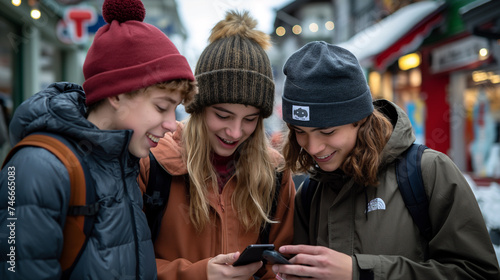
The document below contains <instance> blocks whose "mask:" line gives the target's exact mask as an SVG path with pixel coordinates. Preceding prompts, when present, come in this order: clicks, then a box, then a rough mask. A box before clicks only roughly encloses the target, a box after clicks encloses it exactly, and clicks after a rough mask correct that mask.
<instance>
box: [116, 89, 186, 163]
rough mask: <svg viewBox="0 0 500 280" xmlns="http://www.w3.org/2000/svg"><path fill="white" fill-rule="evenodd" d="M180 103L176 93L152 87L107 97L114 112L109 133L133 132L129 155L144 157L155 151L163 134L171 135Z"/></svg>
mask: <svg viewBox="0 0 500 280" xmlns="http://www.w3.org/2000/svg"><path fill="white" fill-rule="evenodd" d="M181 101H182V97H181V93H180V91H178V90H175V91H172V90H170V89H160V88H156V87H150V88H148V89H147V90H146V91H145V92H139V93H137V94H133V95H126V94H120V95H118V96H115V97H111V101H110V102H111V104H112V106H113V107H114V108H115V109H116V112H115V114H114V117H113V126H112V129H131V130H133V131H134V133H133V134H132V139H131V140H130V144H129V147H128V149H129V152H130V153H131V154H133V155H134V156H136V157H139V158H143V157H147V156H148V154H149V149H151V148H153V147H156V146H157V145H158V141H159V140H160V138H162V137H163V136H164V134H165V133H166V132H173V131H175V129H176V127H177V123H176V120H175V109H176V108H177V105H179V104H180V102H181Z"/></svg>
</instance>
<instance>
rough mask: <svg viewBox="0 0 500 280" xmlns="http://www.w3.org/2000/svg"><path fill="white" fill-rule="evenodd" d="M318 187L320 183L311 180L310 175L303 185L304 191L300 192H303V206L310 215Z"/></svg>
mask: <svg viewBox="0 0 500 280" xmlns="http://www.w3.org/2000/svg"><path fill="white" fill-rule="evenodd" d="M317 186H318V181H316V180H314V179H311V177H309V175H308V176H307V177H306V178H305V179H304V182H303V183H302V189H301V191H300V192H301V199H302V206H303V207H304V210H305V212H306V213H310V211H311V202H312V196H313V194H314V191H315V190H316V187H317Z"/></svg>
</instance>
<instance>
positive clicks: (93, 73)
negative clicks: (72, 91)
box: [83, 0, 194, 105]
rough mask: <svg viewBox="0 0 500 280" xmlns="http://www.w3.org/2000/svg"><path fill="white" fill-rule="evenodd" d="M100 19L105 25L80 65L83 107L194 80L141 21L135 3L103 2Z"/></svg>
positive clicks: (181, 61) (124, 0)
mask: <svg viewBox="0 0 500 280" xmlns="http://www.w3.org/2000/svg"><path fill="white" fill-rule="evenodd" d="M102 15H103V17H104V20H105V21H106V22H107V24H106V25H104V26H102V27H101V28H100V29H99V30H98V31H97V33H96V35H95V38H94V41H93V42H92V45H91V46H90V48H89V51H88V53H87V56H86V58H85V62H84V64H83V75H84V76H85V82H84V83H83V89H84V91H85V94H86V98H87V99H86V103H87V105H90V104H92V103H95V102H97V101H99V100H101V99H104V98H107V97H110V96H115V95H119V94H122V93H128V92H132V91H135V90H138V89H142V88H146V87H148V86H151V85H154V84H157V83H161V82H168V81H171V80H176V79H187V80H191V81H194V76H193V72H192V70H191V67H190V66H189V63H188V62H187V60H186V58H185V57H184V56H182V55H181V54H180V53H179V51H178V50H177V48H176V47H175V45H174V44H173V43H172V42H171V41H170V39H169V38H168V37H167V36H166V35H165V34H164V33H163V32H161V31H160V30H159V29H158V28H156V27H155V26H153V25H150V24H148V23H144V22H143V20H144V17H145V16H146V10H145V9H144V5H143V4H142V2H141V1H140V0H105V1H104V4H103V7H102Z"/></svg>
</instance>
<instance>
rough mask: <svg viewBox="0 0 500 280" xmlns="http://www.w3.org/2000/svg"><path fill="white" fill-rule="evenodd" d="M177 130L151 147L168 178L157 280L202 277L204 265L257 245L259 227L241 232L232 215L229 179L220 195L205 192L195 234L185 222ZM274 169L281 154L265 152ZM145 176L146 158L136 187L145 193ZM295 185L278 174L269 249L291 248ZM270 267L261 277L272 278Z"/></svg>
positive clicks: (232, 182)
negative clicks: (201, 222) (203, 214)
mask: <svg viewBox="0 0 500 280" xmlns="http://www.w3.org/2000/svg"><path fill="white" fill-rule="evenodd" d="M181 133H182V127H181V126H179V127H178V129H177V131H176V132H175V133H174V134H172V133H168V134H167V135H166V136H165V137H164V138H162V139H161V140H160V142H159V144H158V146H157V147H155V148H154V149H152V152H153V154H154V156H155V157H156V159H157V161H158V162H159V163H160V164H161V165H162V166H163V167H164V168H165V169H166V170H167V171H168V172H169V173H170V174H172V176H173V177H172V184H171V189H170V196H169V200H168V205H167V208H166V210H165V214H164V216H163V219H162V223H161V228H160V233H159V236H158V239H157V240H156V242H155V246H154V249H155V254H156V264H157V269H158V279H172V280H173V279H207V263H208V260H209V259H210V258H212V257H215V256H217V255H218V254H227V253H231V252H236V251H240V252H242V251H243V250H244V249H245V248H246V247H247V246H248V245H250V244H254V243H258V238H259V228H255V229H254V230H250V231H248V232H247V231H246V230H245V228H244V227H243V225H241V224H240V222H239V220H238V217H237V212H236V211H237V210H236V209H235V207H234V205H232V204H231V195H232V193H233V192H234V188H235V180H234V177H233V178H231V179H229V180H228V182H227V183H226V185H225V186H224V189H223V191H222V193H221V194H220V195H219V194H218V193H213V192H212V190H213V188H212V187H211V186H207V190H209V203H210V207H211V208H210V220H211V222H210V223H209V224H208V225H206V226H205V228H204V229H203V230H202V231H201V232H197V231H196V230H195V228H194V227H193V225H192V223H191V220H190V219H189V197H188V192H187V186H186V183H185V180H184V175H186V174H187V169H186V165H185V163H184V161H183V160H182V151H183V149H182V147H181V146H180V138H181ZM269 152H270V155H271V158H272V159H273V161H274V162H275V165H277V164H278V163H279V162H280V161H281V160H282V157H281V155H280V154H279V153H278V152H277V151H276V150H274V149H272V148H270V150H269ZM148 176H149V158H144V159H142V160H141V173H140V176H139V184H140V186H141V190H142V191H143V192H144V191H145V186H146V184H147V180H148ZM294 196H295V186H294V184H293V181H292V178H291V174H290V172H289V171H286V172H284V174H283V179H282V182H281V190H280V192H279V200H278V207H277V208H276V213H275V215H274V217H275V219H276V220H278V221H279V223H277V224H273V225H272V226H271V230H270V235H269V243H273V244H274V245H275V248H279V247H280V246H282V245H285V244H291V242H292V239H293V213H294ZM274 278H275V275H274V273H273V272H272V270H271V268H270V266H268V267H267V272H266V274H265V275H264V276H263V278H262V279H274Z"/></svg>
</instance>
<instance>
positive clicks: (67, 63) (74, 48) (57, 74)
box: [0, 0, 87, 162]
mask: <svg viewBox="0 0 500 280" xmlns="http://www.w3.org/2000/svg"><path fill="white" fill-rule="evenodd" d="M69 7H71V5H62V4H59V3H58V2H56V1H54V0H45V1H25V0H12V1H11V0H9V1H0V36H1V38H3V40H1V41H0V104H1V105H2V106H3V108H2V111H5V114H4V118H3V119H6V120H4V121H6V122H7V123H8V120H9V118H10V117H11V115H12V113H13V111H14V110H15V108H17V106H18V105H19V104H20V103H21V102H22V101H24V100H25V99H27V98H28V97H30V96H31V95H33V94H35V93H36V92H38V91H40V90H41V89H43V88H45V87H46V86H47V85H49V84H50V83H53V82H56V81H71V82H76V83H80V84H81V83H82V82H83V74H82V71H81V65H82V62H83V57H84V55H85V53H86V49H87V46H86V44H75V43H73V42H69V43H68V42H63V41H62V40H61V39H60V37H58V28H59V27H58V25H59V26H60V24H61V22H62V21H64V13H65V11H66V10H67V9H68V8H69ZM33 13H34V14H33ZM37 13H38V15H37ZM59 29H60V28H59ZM2 133H3V134H4V135H5V134H6V133H7V132H5V131H3V132H2ZM0 144H2V143H0ZM9 147H10V144H9V143H8V142H7V143H3V145H0V162H1V161H3V158H4V156H5V152H6V151H7V150H8V149H9Z"/></svg>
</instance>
